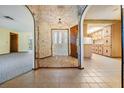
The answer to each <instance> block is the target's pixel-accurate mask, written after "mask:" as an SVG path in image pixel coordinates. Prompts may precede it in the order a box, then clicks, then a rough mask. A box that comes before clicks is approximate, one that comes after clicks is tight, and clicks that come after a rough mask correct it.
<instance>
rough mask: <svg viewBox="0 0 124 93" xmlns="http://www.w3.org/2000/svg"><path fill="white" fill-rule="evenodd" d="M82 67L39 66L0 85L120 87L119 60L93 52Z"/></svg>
mask: <svg viewBox="0 0 124 93" xmlns="http://www.w3.org/2000/svg"><path fill="white" fill-rule="evenodd" d="M84 67H85V69H83V70H80V69H77V68H66V69H65V68H61V69H53V68H49V69H48V68H47V69H45V68H41V69H39V70H36V71H31V72H29V73H26V74H24V75H22V76H19V77H17V78H15V79H13V80H10V81H8V82H6V83H4V84H2V85H1V86H0V87H38V88H44V87H45V88H46V87H47V88H60V87H61V88H81V87H82V88H113V87H117V88H118V87H121V72H120V71H121V60H119V59H112V58H107V57H103V56H99V55H95V54H94V55H93V58H92V59H85V61H84Z"/></svg>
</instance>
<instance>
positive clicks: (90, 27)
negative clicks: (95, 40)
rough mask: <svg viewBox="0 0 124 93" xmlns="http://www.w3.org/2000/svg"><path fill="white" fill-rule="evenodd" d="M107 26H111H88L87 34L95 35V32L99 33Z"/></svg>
mask: <svg viewBox="0 0 124 93" xmlns="http://www.w3.org/2000/svg"><path fill="white" fill-rule="evenodd" d="M107 25H111V24H88V26H87V29H88V30H87V33H88V34H89V33H93V32H95V31H98V30H100V29H102V28H104V27H105V26H107Z"/></svg>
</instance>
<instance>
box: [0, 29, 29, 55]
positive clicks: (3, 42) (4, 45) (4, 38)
mask: <svg viewBox="0 0 124 93" xmlns="http://www.w3.org/2000/svg"><path fill="white" fill-rule="evenodd" d="M10 32H13V33H17V34H18V36H19V37H18V40H19V41H18V47H19V50H18V51H19V52H24V51H28V50H29V44H28V39H29V38H30V36H31V33H30V32H16V31H14V30H10V29H5V28H4V29H3V28H0V54H6V53H10Z"/></svg>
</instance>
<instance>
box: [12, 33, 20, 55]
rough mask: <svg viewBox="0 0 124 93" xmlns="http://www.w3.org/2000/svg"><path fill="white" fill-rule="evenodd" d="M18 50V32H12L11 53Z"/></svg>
mask: <svg viewBox="0 0 124 93" xmlns="http://www.w3.org/2000/svg"><path fill="white" fill-rule="evenodd" d="M11 52H18V34H16V33H10V53H11Z"/></svg>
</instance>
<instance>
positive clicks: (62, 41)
mask: <svg viewBox="0 0 124 93" xmlns="http://www.w3.org/2000/svg"><path fill="white" fill-rule="evenodd" d="M52 51H53V56H56V55H63V56H68V30H52Z"/></svg>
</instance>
